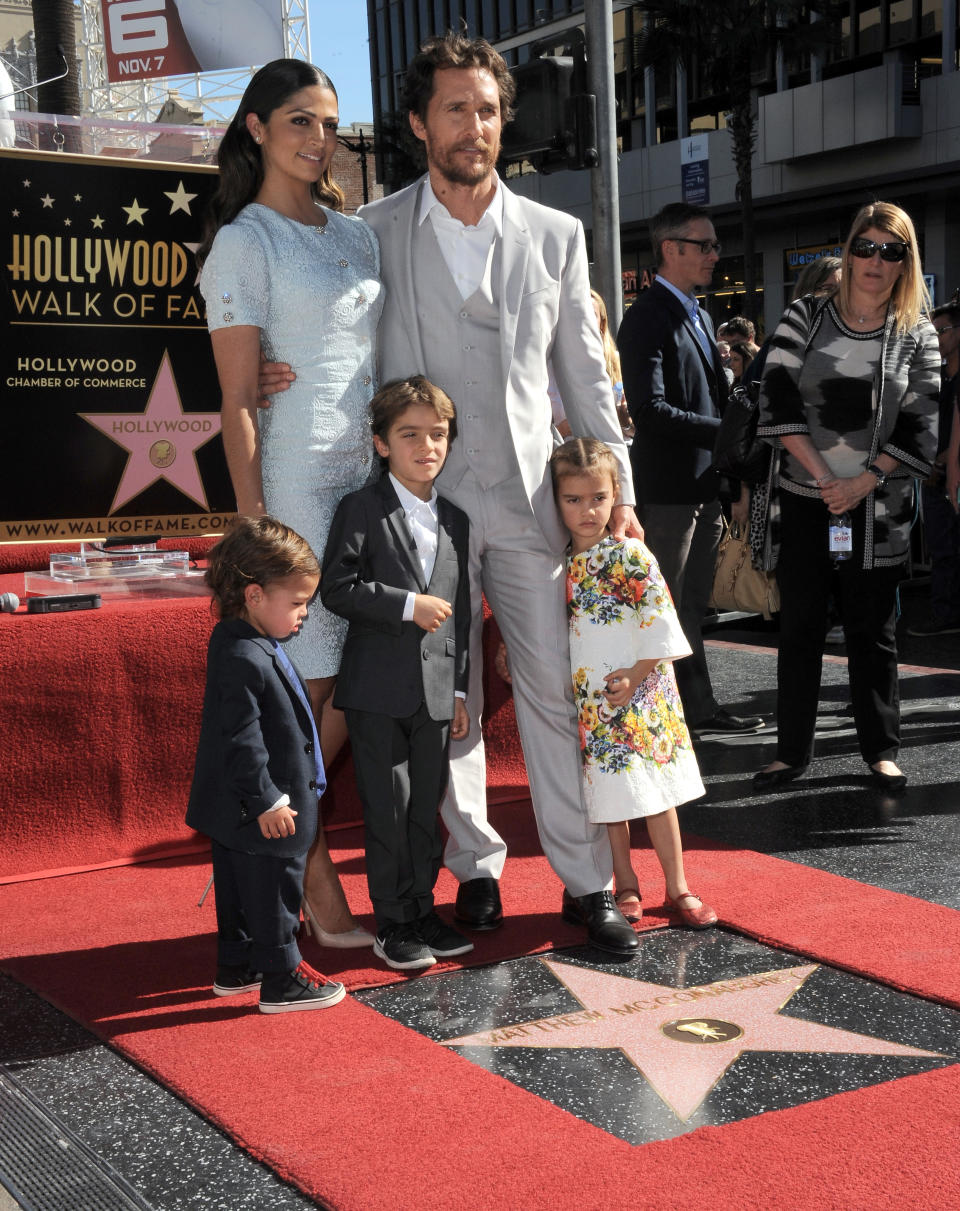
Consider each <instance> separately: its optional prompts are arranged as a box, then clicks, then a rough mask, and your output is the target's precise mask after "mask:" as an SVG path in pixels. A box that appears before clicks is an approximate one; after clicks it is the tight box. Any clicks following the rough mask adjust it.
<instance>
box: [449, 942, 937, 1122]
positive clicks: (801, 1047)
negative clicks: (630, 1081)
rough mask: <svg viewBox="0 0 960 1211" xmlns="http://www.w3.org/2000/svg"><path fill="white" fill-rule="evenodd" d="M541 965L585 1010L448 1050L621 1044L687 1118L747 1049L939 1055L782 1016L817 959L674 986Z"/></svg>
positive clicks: (485, 1034)
mask: <svg viewBox="0 0 960 1211" xmlns="http://www.w3.org/2000/svg"><path fill="white" fill-rule="evenodd" d="M540 962H542V963H543V964H544V966H545V967H547V968H549V970H550V971H551V972H552V973H553V974H554V975H555V976H556V978H557V979H558V980H559V981H560V982H561V983H562V984H563V985H564V986H565V987H566V988H567V989H568V990H569V991H570V992H571V993H572V994H573V996H574V997H575V998H576V999H577V1000H578V1001H579V1002H580V1004H581V1005H582V1006H583V1009H582V1010H581V1011H574V1012H573V1013H565V1014H558V1015H556V1016H554V1017H550V1018H539V1019H536V1020H534V1021H527V1022H519V1023H516V1024H514V1025H511V1026H505V1027H500V1028H498V1029H496V1030H485V1031H480V1032H479V1033H477V1034H471V1035H464V1036H463V1037H461V1038H456V1039H444V1040H443V1042H444V1044H445V1046H447V1047H538V1048H572V1047H579V1048H590V1047H597V1048H614V1049H618V1050H620V1051H622V1052H623V1053H624V1055H625V1056H626V1057H627V1058H628V1059H629V1060H630V1062H631V1063H632V1064H633V1065H634V1066H635V1067H636V1068H637V1069H638V1070H639V1071H640V1073H641V1074H642V1075H643V1076H644V1077H645V1079H646V1080H647V1081H648V1082H649V1084H650V1085H651V1086H652V1088H653V1089H654V1090H655V1091H656V1093H657V1094H658V1096H659V1097H660V1098H661V1100H662V1101H663V1102H664V1103H665V1104H666V1105H667V1106H669V1107H670V1109H671V1110H672V1111H673V1112H674V1114H675V1115H676V1116H677V1117H678V1118H679V1119H681V1120H683V1121H684V1122H686V1121H687V1119H689V1118H690V1116H691V1115H692V1114H693V1113H694V1112H695V1111H696V1109H697V1107H698V1106H699V1105H700V1104H701V1103H702V1102H703V1100H704V1098H705V1097H706V1096H707V1094H708V1093H709V1092H710V1090H711V1089H712V1088H713V1087H714V1086H715V1085H716V1084H717V1082H718V1081H719V1080H720V1079H721V1077H722V1076H723V1074H724V1073H725V1072H726V1071H727V1069H728V1068H729V1067H730V1065H731V1064H733V1063H734V1061H735V1060H736V1059H737V1058H738V1056H740V1054H741V1053H742V1052H744V1051H793V1052H826V1053H835V1054H840V1055H900V1056H931V1057H937V1056H938V1055H939V1053H938V1052H935V1051H922V1050H920V1049H919V1048H917V1047H906V1046H903V1045H902V1044H900V1043H892V1042H889V1041H888V1040H886V1039H878V1038H871V1037H870V1036H868V1035H863V1034H856V1033H854V1032H853V1031H850V1030H840V1029H837V1028H836V1027H833V1026H822V1025H820V1024H819V1023H817V1022H807V1021H803V1020H802V1019H800V1018H791V1017H786V1016H785V1015H782V1014H781V1013H780V1010H781V1009H783V1007H784V1006H785V1005H786V1004H787V1002H788V1001H789V1000H790V998H791V997H792V996H793V995H794V993H796V992H797V990H798V989H800V988H801V987H802V986H803V984H804V983H805V981H806V980H807V979H808V977H809V976H810V975H811V974H812V973H813V972H814V971H816V970H817V967H818V964H816V963H813V964H808V965H806V966H802V967H786V968H781V969H779V970H774V971H765V972H760V973H759V974H756V975H747V976H739V977H735V978H733V979H729V980H718V981H717V982H716V983H713V984H703V985H699V986H696V987H693V988H671V987H670V986H669V985H666V984H650V983H647V982H645V981H643V980H632V979H629V978H628V977H625V976H617V975H610V974H608V973H606V972H602V971H593V970H590V969H588V968H584V967H578V966H574V965H573V964H571V963H560V962H557V961H556V960H553V959H541V960H540Z"/></svg>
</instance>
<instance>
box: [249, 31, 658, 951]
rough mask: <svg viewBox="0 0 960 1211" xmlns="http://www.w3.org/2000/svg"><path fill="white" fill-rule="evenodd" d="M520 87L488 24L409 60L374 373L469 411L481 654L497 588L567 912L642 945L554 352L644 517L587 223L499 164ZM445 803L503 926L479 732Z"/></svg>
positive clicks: (541, 817)
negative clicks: (622, 850)
mask: <svg viewBox="0 0 960 1211" xmlns="http://www.w3.org/2000/svg"><path fill="white" fill-rule="evenodd" d="M513 99H514V84H513V79H512V77H511V76H510V72H509V69H508V68H507V65H506V63H505V62H504V60H503V58H502V57H501V56H500V55H499V54H498V53H497V51H496V50H494V48H493V47H492V46H491V45H490V44H489V43H488V42H487V41H485V40H484V39H475V40H470V39H468V38H466V37H465V36H463V35H461V34H452V33H448V34H447V35H446V36H445V37H440V38H434V39H431V40H430V41H429V42H428V43H426V44H425V45H424V47H423V48H422V49H421V51H420V52H419V53H418V54H417V55H416V56H415V58H414V59H413V61H412V62H411V64H410V67H409V69H408V73H407V81H406V96H405V101H406V104H407V108H408V110H409V115H410V125H411V128H412V129H413V133H414V134H415V135H416V137H417V138H418V139H420V140H421V141H422V142H423V144H424V146H425V149H426V155H427V168H428V171H427V174H426V175H425V176H424V177H422V178H421V179H420V180H419V181H416V182H415V183H414V184H413V185H410V186H408V187H407V188H406V189H404V190H402V191H401V192H399V193H397V194H394V195H392V196H390V197H388V198H384V199H383V200H382V201H378V202H374V203H372V204H371V205H369V206H366V207H364V208H363V210H362V216H363V218H364V219H365V220H366V221H367V222H368V223H369V224H370V225H371V226H372V227H373V229H374V230H375V231H376V233H377V235H378V237H379V239H380V246H381V256H382V274H383V280H384V284H385V286H386V304H385V308H384V312H383V316H382V318H381V321H380V327H379V329H378V343H379V350H378V353H379V366H380V377H381V381H385V380H387V379H394V378H407V377H409V376H410V375H413V374H424V375H426V377H427V378H429V379H430V380H431V381H433V382H434V383H436V384H437V385H438V386H440V387H442V388H443V390H444V391H446V393H447V394H448V395H449V396H450V398H451V399H452V400H453V401H454V402H455V404H456V406H457V426H458V432H459V436H458V440H457V442H456V443H455V444H454V446H453V447H452V449H451V452H450V455H449V456H448V458H447V462H446V465H445V466H444V469H443V471H442V473H441V474H440V476H439V478H438V479H437V489H438V491H439V492H440V493H441V494H442V495H444V496H446V497H447V499H448V500H451V501H453V503H454V504H456V505H458V506H459V507H460V508H461V509H463V510H464V512H465V513H466V514H467V516H468V517H469V519H470V560H469V574H470V588H471V607H472V616H471V622H472V626H471V637H470V650H471V653H472V654H473V653H479V652H480V651H481V628H482V622H483V613H482V607H481V593H485V594H486V597H487V600H488V601H489V603H490V605H491V607H492V609H493V611H494V613H495V615H496V618H497V622H498V624H499V626H500V630H501V631H502V633H503V637H504V639H505V640H506V644H507V650H508V652H509V657H510V673H511V677H512V681H513V693H514V703H515V706H516V712H517V723H518V727H519V730H520V738H521V740H522V742H523V750H524V757H525V760H526V765H527V772H528V775H529V780H530V791H531V798H532V800H533V806H534V812H535V814H536V820H537V827H538V830H539V834H540V840H541V843H542V845H543V849H544V853H545V854H546V857H547V859H548V861H549V862H550V864H551V866H552V867H553V869H554V871H555V872H556V873H557V875H558V876H559V877H560V879H561V880H562V882H563V884H564V893H563V902H562V911H563V915H564V917H565V918H566V919H568V920H571V921H575V922H578V923H581V924H584V925H586V927H587V932H588V937H589V939H590V941H591V942H592V943H593V944H594V945H597V946H599V947H601V948H603V949H606V950H608V951H611V952H614V953H619V954H629V953H631V952H632V951H634V950H636V948H637V938H636V935H635V933H634V931H633V929H632V928H631V926H630V925H629V924H628V923H627V922H626V921H625V920H624V918H623V916H622V915H621V914H620V912H619V910H618V909H617V906H616V903H615V901H614V898H613V894H612V892H611V890H610V886H611V881H612V862H611V856H610V847H609V843H608V841H607V837H606V833H605V830H604V828H603V827H602V826H597V825H592V824H590V823H589V821H588V820H587V817H586V812H585V811H584V809H583V805H582V801H581V793H580V778H581V773H580V754H579V743H578V732H577V717H576V711H575V708H574V703H573V695H572V688H571V678H570V662H569V653H568V643H567V616H566V600H565V597H566V594H565V575H564V560H563V553H564V549H565V547H566V543H567V534H566V533H565V531H564V529H563V527H562V525H561V522H560V517H559V514H558V512H557V509H556V506H555V504H554V499H553V491H552V487H551V480H550V472H549V466H548V460H549V457H550V452H551V450H552V449H553V444H554V433H553V429H552V410H551V404H550V398H549V395H548V393H547V382H548V364H549V365H552V367H553V371H554V374H555V377H556V380H557V384H558V386H559V389H560V393H561V396H562V398H563V401H564V405H565V409H566V413H567V417H568V419H569V421H570V423H571V426H572V431H573V433H574V434H577V435H584V436H588V435H589V436H592V437H597V438H600V439H601V440H602V441H605V442H607V443H608V444H609V445H610V446H611V447H612V448H613V450H614V451H615V453H616V455H617V458H618V460H619V462H620V464H621V483H622V485H623V488H622V491H623V498H622V503H621V504H619V505H618V507H617V508H616V509H615V510H614V516H613V522H614V524H615V527H616V531H617V533H618V535H619V536H621V537H622V536H623V533H624V532H629V533H631V534H637V535H640V534H641V533H642V531H641V530H640V528H639V523H638V522H637V520H636V517H635V516H634V512H633V509H632V507H631V505H632V500H633V497H632V494H631V493H632V477H631V472H630V463H629V457H628V454H627V450H626V447H625V446H624V444H623V438H622V434H621V429H620V425H619V422H618V420H617V414H616V409H615V406H614V401H613V395H612V391H611V386H610V380H609V378H608V376H607V372H606V367H605V364H604V359H603V351H602V346H601V343H600V335H599V332H598V330H597V324H596V318H595V316H594V312H593V305H592V302H591V299H590V283H589V277H588V266H587V257H586V247H585V243H584V238H583V229H582V227H581V224H580V223H579V222H578V221H577V220H575V219H573V218H571V217H570V216H569V215H566V214H564V213H562V212H560V211H557V210H552V209H549V208H547V207H545V206H541V205H539V204H537V203H534V202H530V201H528V200H526V199H524V198H520V197H516V196H515V195H513V194H511V193H510V192H509V191H508V190H507V189H506V188H504V186H503V185H502V184H501V182H500V181H499V179H498V177H497V174H496V172H495V165H496V162H497V158H498V155H499V152H500V134H501V130H502V127H503V124H504V122H506V121H508V120H509V118H510V117H511V116H512V114H511V111H510V106H511V104H512V102H513ZM262 381H263V380H262ZM268 389H269V390H273V389H274V385H273V384H271V385H270V386H269V388H268ZM470 669H471V671H470V686H469V690H468V693H467V710H468V712H469V714H470V717H471V718H472V719H475V720H479V719H480V718H481V717H482V705H483V704H482V698H483V690H482V674H483V662H482V660H480V659H477V658H476V657H475V656H474V658H473V659H472V660H471V665H470ZM442 815H443V820H444V823H445V824H446V826H447V829H448V832H449V834H450V836H449V842H448V844H447V848H446V851H445V854H444V861H445V863H446V865H447V866H448V868H449V869H450V870H451V871H452V872H453V873H454V874H455V875H456V876H457V878H458V879H459V880H460V889H459V892H458V895H457V903H456V917H457V920H458V921H460V922H461V923H463V924H465V925H467V926H469V927H472V928H475V929H493V928H495V927H496V926H497V925H499V924H500V922H501V920H502V916H503V913H502V908H501V901H500V894H499V887H498V880H499V878H500V874H501V872H502V870H503V865H504V860H505V858H506V845H505V844H504V842H503V840H502V838H501V837H500V836H499V834H498V833H497V832H496V830H495V829H494V828H493V826H492V825H491V824H490V822H489V821H488V819H487V803H486V770H485V762H484V752H483V740H482V737H481V731H480V728H479V727H475V728H472V729H471V735H470V737H469V739H467V740H465V741H459V742H455V743H454V744H452V745H451V764H450V786H449V789H448V792H447V796H446V798H445V800H444V803H443V807H442Z"/></svg>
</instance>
